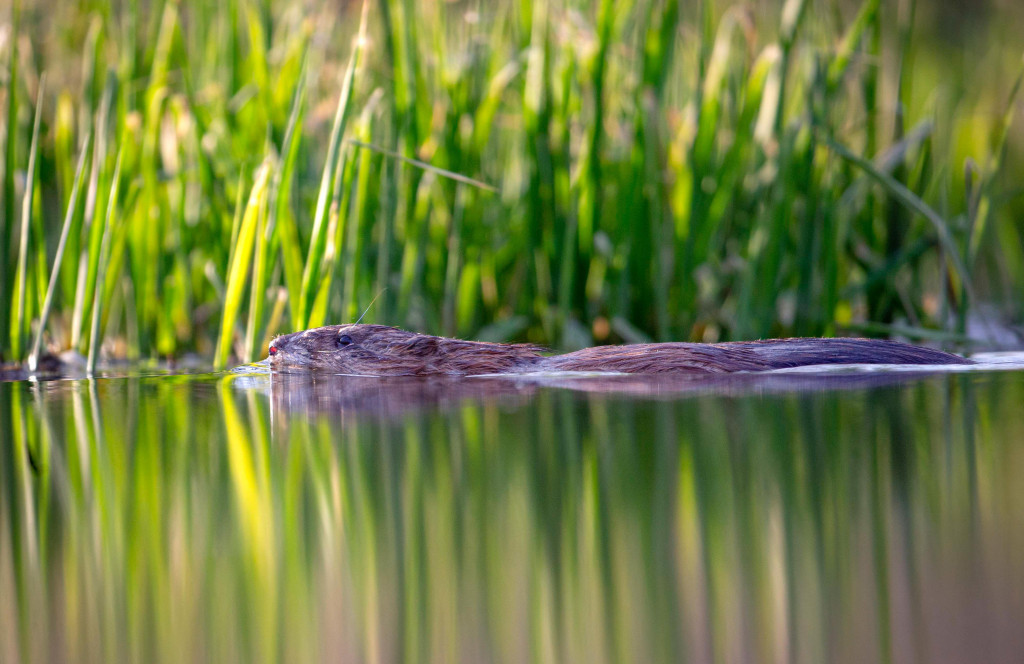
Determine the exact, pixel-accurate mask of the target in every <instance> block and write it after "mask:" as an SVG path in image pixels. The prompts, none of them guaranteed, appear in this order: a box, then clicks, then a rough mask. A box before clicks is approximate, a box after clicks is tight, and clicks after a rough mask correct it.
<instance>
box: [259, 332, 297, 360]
mask: <svg viewBox="0 0 1024 664" xmlns="http://www.w3.org/2000/svg"><path fill="white" fill-rule="evenodd" d="M300 334H302V333H301V332H292V333H291V334H282V335H281V336H279V337H278V338H276V339H274V340H273V341H271V342H270V348H268V349H267V350H268V351H269V353H270V354H271V355H277V353H278V352H279V351H282V350H288V343H289V342H290V341H291V340H292V339H294V338H295V337H297V336H299V335H300Z"/></svg>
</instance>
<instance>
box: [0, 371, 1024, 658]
mask: <svg viewBox="0 0 1024 664" xmlns="http://www.w3.org/2000/svg"><path fill="white" fill-rule="evenodd" d="M0 489H2V490H0V598H2V599H0V661H3V662H38V661H75V662H90V661H95V662H110V661H139V662H149V661H185V662H202V661H210V662H214V661H215V662H223V661H245V662H253V661H269V660H274V661H277V660H283V661H316V660H325V661H353V662H392V661H423V662H447V661H466V662H490V661H493V662H504V661H511V662H570V661H578V662H605V661H607V662H614V661H622V662H645V661H672V662H678V661H684V662H686V661H689V662H791V661H792V662H826V661H827V662H864V661H882V662H884V661H894V662H982V661H984V662H1010V661H1021V657H1022V655H1021V653H1024V629H1022V627H1021V625H1024V555H1022V550H1024V372H1019V371H1017V372H1012V371H1004V372H972V373H958V374H942V375H932V376H920V375H913V374H895V375H894V374H877V373H876V374H852V375H845V374H837V375H828V376H809V375H803V374H795V375H773V376H762V377H750V376H748V377H734V378H731V379H719V380H702V381H675V382H672V381H669V382H666V381H664V380H662V381H653V382H652V381H646V380H642V379H636V378H621V379H611V378H607V379H587V380H580V379H577V380H570V379H547V380H546V381H539V382H538V381H522V382H518V383H516V382H510V381H506V380H498V379H471V380H463V381H450V380H445V381H420V380H396V379H392V380H381V379H356V378H345V377H335V378H330V379H324V378H320V379H316V380H314V379H310V378H306V377H301V376H274V377H273V378H271V377H269V376H261V375H234V374H231V375H226V376H198V377H188V376H164V377H149V378H110V379H100V380H96V381H55V382H47V383H24V382H21V383H0Z"/></svg>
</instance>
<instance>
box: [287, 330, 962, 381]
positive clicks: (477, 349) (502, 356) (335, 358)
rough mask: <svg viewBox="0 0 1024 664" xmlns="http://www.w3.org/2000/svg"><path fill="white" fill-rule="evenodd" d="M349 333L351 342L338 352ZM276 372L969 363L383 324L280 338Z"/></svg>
mask: <svg viewBox="0 0 1024 664" xmlns="http://www.w3.org/2000/svg"><path fill="white" fill-rule="evenodd" d="M342 335H347V336H348V337H349V338H350V339H351V342H352V343H350V344H348V345H345V346H341V345H339V343H338V339H339V338H340V337H341V336H342ZM271 347H272V348H273V352H272V353H271V358H270V363H271V367H273V368H274V369H276V370H283V371H303V372H305V371H325V372H331V373H339V374H355V375H363V376H430V375H481V374H501V373H523V372H527V371H609V372H611V371H614V372H620V373H632V374H665V373H689V374H702V373H731V372H737V371H767V370H771V369H784V368H790V367H799V366H807V365H817V364H933V365H934V364H965V363H969V360H965V359H963V358H962V357H959V356H957V355H952V354H950V353H944V352H942V351H938V350H932V349H930V348H922V347H920V346H911V345H909V344H903V343H898V342H895V341H883V340H877V339H770V340H765V341H736V342H729V343H720V344H698V343H660V344H631V345H625V346H596V347H594V348H585V349H583V350H579V351H576V352H573V353H566V354H564V355H553V356H545V355H543V354H542V353H543V352H544V349H543V348H541V347H539V346H533V345H530V344H498V343H486V342H481V341H462V340H459V339H449V338H446V337H435V336H431V335H428V334H418V333H415V332H406V331H405V330H400V329H398V328H394V327H388V326H385V325H329V326H326V327H318V328H314V329H312V330H306V331H304V332H296V333H294V334H287V335H284V336H281V337H278V338H277V339H275V340H274V341H273V342H272V343H271Z"/></svg>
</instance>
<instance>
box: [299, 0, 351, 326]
mask: <svg viewBox="0 0 1024 664" xmlns="http://www.w3.org/2000/svg"><path fill="white" fill-rule="evenodd" d="M368 13H369V0H363V9H362V14H361V17H360V19H359V20H360V22H359V32H358V34H357V35H356V38H355V41H354V43H353V44H352V55H351V56H350V57H349V62H348V68H347V69H346V70H345V77H344V79H343V81H342V86H341V94H340V95H339V97H338V106H337V110H336V111H335V114H334V125H333V126H332V128H331V139H330V142H329V144H328V147H327V160H326V162H325V163H324V170H323V173H321V176H320V193H319V194H318V195H317V202H316V212H315V213H314V215H313V230H312V234H311V237H310V241H309V252H308V253H307V255H306V265H305V268H304V270H303V272H302V286H301V292H300V293H299V302H298V312H299V315H298V316H297V317H296V323H297V325H296V327H298V328H303V327H306V322H307V320H308V318H309V312H310V310H311V308H312V300H313V297H314V296H315V294H316V292H317V291H318V286H319V283H320V270H321V262H322V261H323V258H324V253H325V250H326V247H327V235H328V233H327V226H328V221H329V219H328V214H329V212H330V209H329V208H330V201H331V198H332V183H333V181H334V177H335V169H336V168H337V167H338V160H339V151H340V149H341V138H342V135H343V134H344V133H345V125H346V123H347V121H348V116H349V113H350V104H349V102H350V101H351V98H352V86H353V83H354V80H355V74H356V67H357V66H358V64H359V59H360V55H361V53H362V50H363V43H364V41H365V39H366V25H367V15H368Z"/></svg>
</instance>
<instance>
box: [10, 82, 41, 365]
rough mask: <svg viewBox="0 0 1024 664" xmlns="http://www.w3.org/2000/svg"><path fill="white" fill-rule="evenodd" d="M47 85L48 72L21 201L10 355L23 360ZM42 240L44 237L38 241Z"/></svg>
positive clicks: (33, 132)
mask: <svg viewBox="0 0 1024 664" xmlns="http://www.w3.org/2000/svg"><path fill="white" fill-rule="evenodd" d="M45 88H46V77H45V75H44V76H43V77H42V78H40V80H39V91H38V92H37V93H36V113H35V120H33V122H32V143H31V145H30V147H29V153H28V170H27V171H26V172H25V196H24V197H23V199H22V204H21V233H20V235H19V237H18V293H17V300H16V301H15V306H16V309H17V313H16V315H15V327H14V329H13V330H12V332H11V354H12V355H13V357H14V358H15V359H18V360H20V359H22V353H23V352H24V350H25V345H26V344H27V343H28V336H29V332H30V330H29V320H28V317H27V316H26V315H25V309H26V307H27V301H26V297H27V293H26V282H27V279H28V241H29V234H30V233H29V231H30V226H31V220H32V204H33V202H34V200H35V199H34V197H35V184H36V156H37V155H38V153H39V121H40V119H41V118H42V115H43V91H44V90H45ZM39 241H40V242H41V241H42V238H40V240H39Z"/></svg>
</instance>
